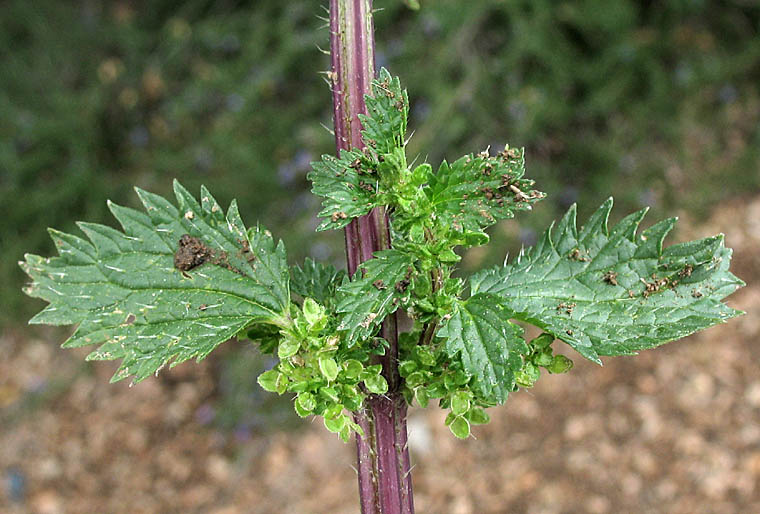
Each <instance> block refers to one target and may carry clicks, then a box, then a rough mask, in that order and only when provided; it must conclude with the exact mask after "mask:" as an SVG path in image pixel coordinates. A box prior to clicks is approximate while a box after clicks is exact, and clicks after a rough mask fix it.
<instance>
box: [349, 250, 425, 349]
mask: <svg viewBox="0 0 760 514" xmlns="http://www.w3.org/2000/svg"><path fill="white" fill-rule="evenodd" d="M412 264H413V261H412V257H411V256H410V255H409V254H407V253H405V252H401V251H399V250H383V251H380V252H375V258H373V259H369V260H368V261H365V262H364V263H363V264H362V265H361V267H360V268H359V270H357V272H356V275H355V276H354V280H352V281H351V282H345V283H344V284H343V285H341V286H340V287H339V288H338V293H339V296H338V305H337V308H336V311H337V312H338V313H339V314H341V316H340V323H339V325H338V330H339V331H341V332H345V333H346V339H347V344H348V345H349V346H351V345H353V344H354V343H355V342H356V341H359V340H365V339H367V338H369V337H371V336H372V335H374V334H375V332H376V330H377V328H378V327H379V326H380V324H381V323H382V321H383V319H385V317H386V316H388V315H389V314H391V313H393V312H395V311H396V309H398V307H399V304H400V303H401V302H402V301H403V299H405V298H408V296H409V292H408V290H407V286H408V284H409V282H408V278H409V275H410V273H411V271H410V270H412V271H413V269H414V268H413V266H412ZM362 275H363V276H362Z"/></svg>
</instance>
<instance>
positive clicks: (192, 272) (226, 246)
mask: <svg viewBox="0 0 760 514" xmlns="http://www.w3.org/2000/svg"><path fill="white" fill-rule="evenodd" d="M174 189H175V194H176V196H177V202H178V207H175V206H174V205H172V204H171V203H170V202H168V201H166V200H165V199H163V198H161V197H160V196H158V195H154V194H152V193H148V192H146V191H142V190H139V189H138V190H137V192H138V194H139V196H140V199H141V200H142V201H143V204H144V205H145V208H146V210H147V215H146V214H143V213H140V212H138V211H136V210H133V209H129V208H126V207H120V206H118V205H114V204H111V203H109V208H110V209H111V211H112V212H113V214H114V216H115V217H116V218H117V219H118V220H119V222H120V223H121V225H122V227H123V232H119V231H118V230H115V229H112V228H109V227H105V226H102V225H97V224H92V223H81V224H80V227H81V229H82V231H83V232H84V233H85V234H86V235H87V237H88V238H89V239H90V241H89V242H88V241H86V240H84V239H81V238H79V237H76V236H73V235H70V234H64V233H61V232H58V231H55V230H51V236H52V237H53V240H54V242H55V244H56V247H57V248H58V252H59V256H58V257H52V258H48V259H45V258H42V257H39V256H36V255H27V256H26V261H25V262H22V263H21V267H22V268H23V269H24V271H26V273H27V274H28V275H29V276H30V277H31V278H32V283H31V284H30V285H29V286H28V287H27V288H26V293H27V294H29V295H30V296H33V297H36V298H41V299H43V300H46V301H47V302H49V304H50V305H48V306H47V307H46V308H45V309H44V310H43V311H42V312H40V313H39V314H37V315H36V316H35V317H34V318H32V320H31V321H30V323H46V324H52V325H70V324H76V323H78V324H79V326H78V327H77V329H76V331H75V332H74V334H73V335H72V336H71V338H69V339H68V340H67V341H66V342H65V343H64V346H65V347H78V346H87V345H93V344H98V345H100V347H99V348H98V349H97V350H95V351H94V352H92V353H91V354H90V355H89V356H88V360H114V359H121V360H122V363H121V366H120V368H119V370H118V372H117V373H116V375H115V376H114V380H120V379H123V378H125V377H127V376H129V375H134V376H135V379H134V380H135V382H139V381H141V380H143V379H145V378H146V377H148V376H150V375H152V374H153V373H155V372H157V371H158V370H159V369H161V368H162V367H163V366H165V365H167V364H170V363H171V365H172V366H173V365H176V364H178V363H180V362H184V361H186V360H188V359H191V358H197V359H202V358H204V357H205V356H206V355H208V353H210V352H211V351H212V350H213V349H214V348H215V347H216V346H217V345H219V344H220V343H222V342H224V341H226V340H227V339H229V338H230V337H232V336H234V335H235V334H236V333H238V332H239V331H240V330H241V329H243V328H244V327H246V326H248V325H250V324H251V323H269V324H275V325H283V324H285V323H286V322H287V319H286V316H287V314H286V313H287V312H288V308H289V304H290V292H289V285H288V281H289V273H288V268H287V264H286V256H285V249H284V246H283V245H282V243H280V244H275V242H274V240H273V239H272V237H271V235H270V234H269V233H268V232H266V231H262V230H260V229H258V228H256V229H253V230H251V231H249V233H246V230H245V227H244V226H243V224H242V221H240V217H239V214H237V208H236V206H235V205H234V203H233V205H231V206H230V209H229V211H228V213H227V215H226V216H225V214H224V212H223V211H222V210H221V208H220V207H219V205H218V203H217V202H216V200H214V198H213V197H212V196H211V195H210V194H209V193H208V191H207V190H206V189H205V188H204V189H203V190H202V192H201V203H198V202H197V201H196V200H195V199H194V198H193V197H192V196H191V195H190V194H189V193H188V192H187V190H185V189H184V188H183V187H182V186H181V185H180V184H179V183H178V182H175V187H174ZM185 234H187V235H189V236H191V237H192V238H197V239H195V241H197V242H199V243H200V244H202V245H203V247H204V248H205V250H204V252H206V255H205V257H204V258H203V260H205V262H203V263H202V264H198V265H192V266H191V265H190V264H189V261H188V262H185V263H184V264H187V266H184V269H185V270H184V271H180V270H179V269H177V268H176V267H175V253H176V252H177V251H178V243H179V241H180V239H181V238H182V237H183V236H184V235H185ZM196 255H197V254H196ZM191 257H192V255H191ZM180 267H183V264H182V263H181V264H180Z"/></svg>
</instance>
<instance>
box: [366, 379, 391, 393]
mask: <svg viewBox="0 0 760 514" xmlns="http://www.w3.org/2000/svg"><path fill="white" fill-rule="evenodd" d="M364 385H365V387H366V388H367V391H369V392H370V393H374V394H385V393H387V392H388V382H387V381H386V380H385V377H384V376H382V375H375V376H374V377H369V378H365V379H364Z"/></svg>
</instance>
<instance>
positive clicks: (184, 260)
mask: <svg viewBox="0 0 760 514" xmlns="http://www.w3.org/2000/svg"><path fill="white" fill-rule="evenodd" d="M213 254H214V252H213V251H212V250H211V249H210V248H209V247H208V246H206V245H205V244H203V241H201V240H200V239H198V238H197V237H193V236H191V235H190V234H184V235H183V236H182V237H181V238H180V239H179V247H178V248H177V252H176V253H175V254H174V267H175V268H176V269H178V270H180V271H190V270H191V269H193V268H196V267H198V266H200V265H201V264H203V263H205V262H206V261H208V260H209V259H210V258H211V257H212V256H213Z"/></svg>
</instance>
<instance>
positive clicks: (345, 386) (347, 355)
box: [249, 298, 388, 441]
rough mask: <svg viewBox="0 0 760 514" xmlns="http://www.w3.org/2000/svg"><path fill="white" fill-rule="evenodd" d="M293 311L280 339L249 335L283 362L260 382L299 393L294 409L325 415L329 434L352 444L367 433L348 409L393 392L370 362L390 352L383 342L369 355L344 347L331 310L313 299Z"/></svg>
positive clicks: (278, 390)
mask: <svg viewBox="0 0 760 514" xmlns="http://www.w3.org/2000/svg"><path fill="white" fill-rule="evenodd" d="M292 311H295V317H294V319H293V323H292V325H291V326H290V327H289V328H288V329H286V330H283V331H281V332H280V333H279V334H278V335H277V336H276V337H270V338H263V339H262V338H261V334H259V333H256V332H249V337H251V338H252V339H258V340H259V341H261V342H262V345H261V348H262V350H264V351H267V350H268V351H271V352H272V353H276V355H277V356H278V357H279V359H280V361H279V363H278V364H277V365H276V366H275V367H274V368H272V369H271V370H269V371H266V372H264V373H262V374H261V375H260V376H259V377H258V383H259V385H260V386H261V387H262V388H263V389H265V390H267V391H270V392H274V393H278V394H284V393H286V392H290V393H295V395H296V396H295V401H294V408H295V411H296V413H297V414H298V415H299V416H300V417H302V418H305V417H307V416H311V415H316V416H322V417H323V418H324V423H325V427H326V428H327V429H328V430H329V431H331V432H334V433H337V434H338V435H339V436H340V437H341V439H343V440H344V441H348V439H349V437H350V435H351V432H358V433H360V434H361V433H362V430H361V427H360V426H359V425H357V424H356V423H354V421H353V420H352V418H351V415H350V414H347V413H346V411H352V412H355V411H357V410H359V409H360V408H361V406H362V404H363V402H364V399H365V397H366V395H367V393H372V394H385V393H386V392H388V382H387V381H386V380H385V378H384V377H383V376H382V375H381V371H382V366H381V365H379V364H375V365H371V366H368V365H366V364H365V363H367V362H368V361H369V359H370V355H372V354H382V353H384V350H385V348H384V346H383V345H382V344H378V345H377V346H375V348H374V349H372V350H371V351H368V350H365V349H363V348H362V347H361V346H359V345H355V346H353V347H352V348H347V347H346V346H345V344H343V345H342V344H341V339H340V338H339V337H338V336H337V335H335V331H334V327H332V326H329V325H330V321H331V317H330V316H329V314H328V312H327V310H326V308H325V307H324V306H322V305H320V304H319V303H317V302H316V301H315V300H314V299H312V298H305V299H304V301H303V306H302V307H301V308H299V307H298V306H296V305H293V308H292Z"/></svg>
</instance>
